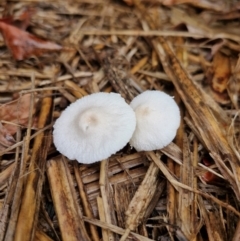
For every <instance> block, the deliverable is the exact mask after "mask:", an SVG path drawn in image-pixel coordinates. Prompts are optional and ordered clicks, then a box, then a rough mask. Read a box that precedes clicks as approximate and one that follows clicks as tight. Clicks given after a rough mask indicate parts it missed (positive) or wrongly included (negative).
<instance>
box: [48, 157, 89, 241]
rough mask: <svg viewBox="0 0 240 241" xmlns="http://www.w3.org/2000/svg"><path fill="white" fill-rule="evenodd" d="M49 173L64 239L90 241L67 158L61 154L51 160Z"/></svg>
mask: <svg viewBox="0 0 240 241" xmlns="http://www.w3.org/2000/svg"><path fill="white" fill-rule="evenodd" d="M47 175H48V180H49V184H50V189H51V194H52V199H53V204H54V208H55V211H56V214H57V218H58V222H59V227H60V231H61V236H62V240H63V241H69V240H71V241H90V238H89V237H88V234H87V231H86V229H85V226H84V222H83V219H82V214H81V210H80V207H79V205H78V201H77V195H76V191H75V189H74V183H73V180H72V177H71V174H70V171H69V168H68V165H67V162H66V161H65V159H64V158H63V157H61V156H60V157H57V158H55V159H51V160H49V161H48V162H47Z"/></svg>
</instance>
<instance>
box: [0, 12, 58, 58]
mask: <svg viewBox="0 0 240 241" xmlns="http://www.w3.org/2000/svg"><path fill="white" fill-rule="evenodd" d="M30 16H31V14H30V13H26V12H24V13H23V14H22V15H21V16H20V20H23V21H22V25H21V28H23V29H25V28H26V27H27V25H28V24H29V18H30ZM13 24H14V20H13V19H12V18H11V17H9V18H5V19H1V20H0V31H1V32H2V35H3V38H4V40H5V43H6V45H7V47H8V49H9V50H10V51H11V53H12V55H13V57H14V58H15V59H16V60H23V59H26V58H29V57H32V56H39V55H41V54H43V53H44V52H46V51H56V50H61V49H62V46H60V45H58V44H56V43H54V42H51V41H46V40H43V39H39V38H37V37H36V36H34V35H32V34H30V33H28V32H26V31H25V30H22V29H20V28H17V27H16V26H14V25H13Z"/></svg>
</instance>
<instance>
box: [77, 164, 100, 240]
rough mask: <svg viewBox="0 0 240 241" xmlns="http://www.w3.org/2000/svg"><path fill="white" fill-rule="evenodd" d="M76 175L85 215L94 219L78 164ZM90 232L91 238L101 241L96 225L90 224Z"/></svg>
mask: <svg viewBox="0 0 240 241" xmlns="http://www.w3.org/2000/svg"><path fill="white" fill-rule="evenodd" d="M74 174H75V177H76V181H77V185H78V189H79V194H80V197H81V202H82V204H83V210H84V213H85V215H86V216H87V217H88V218H93V212H92V208H91V206H90V203H89V200H88V196H87V194H86V190H85V187H84V184H83V182H82V178H81V174H80V170H79V168H78V164H77V162H75V163H74ZM90 232H91V236H92V240H93V241H99V240H100V239H99V235H98V232H97V228H96V227H95V226H94V225H91V224H90Z"/></svg>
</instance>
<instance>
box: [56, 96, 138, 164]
mask: <svg viewBox="0 0 240 241" xmlns="http://www.w3.org/2000/svg"><path fill="white" fill-rule="evenodd" d="M135 127H136V117H135V113H134V111H133V110H132V108H131V107H130V106H129V105H128V104H127V103H126V102H125V100H124V99H123V98H122V97H121V96H120V95H119V94H116V93H95V94H91V95H88V96H85V97H83V98H81V99H79V100H77V101H76V102H74V103H72V104H71V105H70V106H68V107H67V108H66V110H64V111H63V112H62V114H61V116H60V117H59V118H58V119H57V120H56V122H55V124H54V131H53V142H54V144H55V146H56V148H57V150H58V151H59V152H60V153H62V154H63V155H65V156H66V157H67V158H68V159H70V160H74V159H76V160H77V161H78V162H80V163H93V162H97V161H101V160H103V159H106V158H108V157H110V156H111V155H112V154H114V153H116V152H117V151H119V150H120V149H122V148H123V147H124V146H125V145H126V144H127V143H128V142H129V140H130V138H131V137H132V134H133V132H134V130H135Z"/></svg>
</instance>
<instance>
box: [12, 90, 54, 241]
mask: <svg viewBox="0 0 240 241" xmlns="http://www.w3.org/2000/svg"><path fill="white" fill-rule="evenodd" d="M48 95H49V96H51V92H50V91H49V92H47V97H45V98H44V99H43V101H42V108H41V112H40V116H39V121H38V127H39V128H43V127H44V126H45V125H46V124H49V123H50V122H51V116H52V112H51V110H52V98H51V97H49V96H48ZM49 144H50V135H49V132H48V131H47V132H42V133H41V134H39V135H38V136H37V137H36V138H35V140H34V146H33V151H32V156H31V159H30V166H29V175H28V176H27V180H26V188H25V190H24V193H23V198H22V201H21V207H20V210H19V216H18V221H17V225H16V231H15V236H14V240H15V241H18V240H26V241H28V240H29V241H30V240H32V239H33V237H34V236H35V229H36V223H37V219H38V212H39V206H40V198H41V193H42V184H43V180H44V175H43V173H44V171H45V163H46V157H47V152H48V147H49ZM29 207H31V208H29ZM25 219H27V220H28V221H29V222H28V225H27V224H26V223H25V222H24V220H25Z"/></svg>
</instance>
